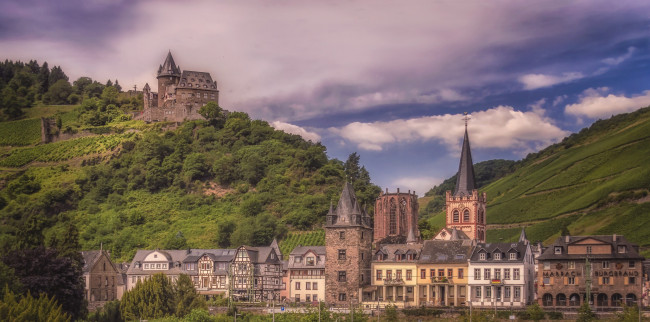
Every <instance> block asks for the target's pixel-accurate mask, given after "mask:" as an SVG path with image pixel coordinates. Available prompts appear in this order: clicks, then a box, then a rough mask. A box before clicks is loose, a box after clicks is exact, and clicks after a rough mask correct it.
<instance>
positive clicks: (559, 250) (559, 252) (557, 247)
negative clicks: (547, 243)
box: [555, 246, 562, 255]
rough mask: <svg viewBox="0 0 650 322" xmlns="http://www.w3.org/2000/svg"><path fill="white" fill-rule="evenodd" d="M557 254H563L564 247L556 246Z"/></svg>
mask: <svg viewBox="0 0 650 322" xmlns="http://www.w3.org/2000/svg"><path fill="white" fill-rule="evenodd" d="M555 254H556V255H557V254H562V246H555Z"/></svg>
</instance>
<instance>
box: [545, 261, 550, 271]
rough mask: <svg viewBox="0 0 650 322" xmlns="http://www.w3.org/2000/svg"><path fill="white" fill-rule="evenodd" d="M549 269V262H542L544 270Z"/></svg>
mask: <svg viewBox="0 0 650 322" xmlns="http://www.w3.org/2000/svg"><path fill="white" fill-rule="evenodd" d="M549 269H551V262H544V270H549Z"/></svg>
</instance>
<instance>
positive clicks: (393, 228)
mask: <svg viewBox="0 0 650 322" xmlns="http://www.w3.org/2000/svg"><path fill="white" fill-rule="evenodd" d="M388 225H389V232H388V233H389V234H391V235H394V234H397V205H396V204H395V199H391V200H390V218H389V224H388Z"/></svg>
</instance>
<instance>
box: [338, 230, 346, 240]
mask: <svg viewBox="0 0 650 322" xmlns="http://www.w3.org/2000/svg"><path fill="white" fill-rule="evenodd" d="M339 239H345V232H344V231H340V232H339Z"/></svg>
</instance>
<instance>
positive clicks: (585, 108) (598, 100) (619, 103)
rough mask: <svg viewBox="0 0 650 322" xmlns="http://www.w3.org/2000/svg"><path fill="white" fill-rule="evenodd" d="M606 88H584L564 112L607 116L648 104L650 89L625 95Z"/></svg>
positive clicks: (579, 115) (630, 110)
mask: <svg viewBox="0 0 650 322" xmlns="http://www.w3.org/2000/svg"><path fill="white" fill-rule="evenodd" d="M608 92H609V89H608V88H606V87H605V88H589V89H587V90H585V91H584V92H583V93H582V94H581V95H580V99H579V100H578V102H577V103H575V104H570V105H567V106H566V107H565V109H564V112H565V113H566V114H570V115H574V116H576V117H588V118H592V119H595V118H607V117H610V116H612V115H616V114H620V113H628V112H633V111H636V110H638V109H640V108H642V107H646V106H648V105H650V90H647V91H644V92H643V93H641V94H638V95H633V96H631V97H627V96H624V95H614V94H608Z"/></svg>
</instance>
